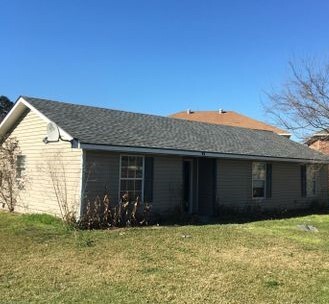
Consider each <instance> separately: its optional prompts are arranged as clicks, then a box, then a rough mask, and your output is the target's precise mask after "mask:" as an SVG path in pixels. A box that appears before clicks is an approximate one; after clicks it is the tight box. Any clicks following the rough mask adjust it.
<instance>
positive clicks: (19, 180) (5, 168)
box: [0, 138, 25, 212]
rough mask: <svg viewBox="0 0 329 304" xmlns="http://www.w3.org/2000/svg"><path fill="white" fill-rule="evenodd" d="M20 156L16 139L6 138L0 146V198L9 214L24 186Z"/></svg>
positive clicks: (13, 208)
mask: <svg viewBox="0 0 329 304" xmlns="http://www.w3.org/2000/svg"><path fill="white" fill-rule="evenodd" d="M21 156H22V155H21V150H20V148H19V144H18V140H17V139H16V138H7V139H6V140H5V141H4V142H3V143H2V145H1V146H0V197H1V201H2V204H3V207H5V206H7V208H8V210H9V211H10V212H13V211H14V210H15V207H16V205H17V200H18V197H19V193H20V190H21V189H23V188H24V184H25V175H24V174H22V170H21V168H20V167H19V158H20V157H21ZM21 160H22V159H21Z"/></svg>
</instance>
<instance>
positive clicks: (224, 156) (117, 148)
mask: <svg viewBox="0 0 329 304" xmlns="http://www.w3.org/2000/svg"><path fill="white" fill-rule="evenodd" d="M79 148H81V149H83V150H99V151H111V152H122V153H144V154H165V155H177V156H193V157H214V158H222V159H240V160H257V161H280V162H296V163H324V164H329V159H328V160H321V159H301V158H286V157H273V156H259V155H247V154H244V155H242V154H234V153H220V152H207V151H191V150H178V149H168V148H154V147H137V146H116V145H104V144H91V143H81V142H79Z"/></svg>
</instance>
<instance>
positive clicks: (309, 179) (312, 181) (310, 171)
mask: <svg viewBox="0 0 329 304" xmlns="http://www.w3.org/2000/svg"><path fill="white" fill-rule="evenodd" d="M316 175H317V170H316V167H315V166H312V165H309V166H307V167H306V194H307V196H314V195H316Z"/></svg>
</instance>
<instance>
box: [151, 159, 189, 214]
mask: <svg viewBox="0 0 329 304" xmlns="http://www.w3.org/2000/svg"><path fill="white" fill-rule="evenodd" d="M182 187H183V163H182V158H181V157H164V156H155V157H154V177H153V210H154V211H155V212H159V213H167V212H172V211H173V210H175V208H177V207H179V206H180V205H181V204H182V197H183V194H182V193H183V192H182V191H183V189H182Z"/></svg>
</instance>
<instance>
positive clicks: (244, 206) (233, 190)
mask: <svg viewBox="0 0 329 304" xmlns="http://www.w3.org/2000/svg"><path fill="white" fill-rule="evenodd" d="M327 180H328V170H327V166H323V167H322V168H321V169H320V170H319V176H318V179H317V194H316V195H315V196H313V197H307V198H303V197H302V196H301V177H300V164H298V163H287V162H272V197H271V198H264V199H253V198H252V162H251V161H246V160H218V167H217V204H219V205H220V206H224V207H229V208H232V209H237V210H248V209H249V210H252V209H253V208H256V209H261V210H268V211H270V210H285V209H287V210H291V209H304V208H308V207H310V205H311V204H312V201H313V202H314V201H315V200H318V201H320V202H326V201H328V184H327Z"/></svg>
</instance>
